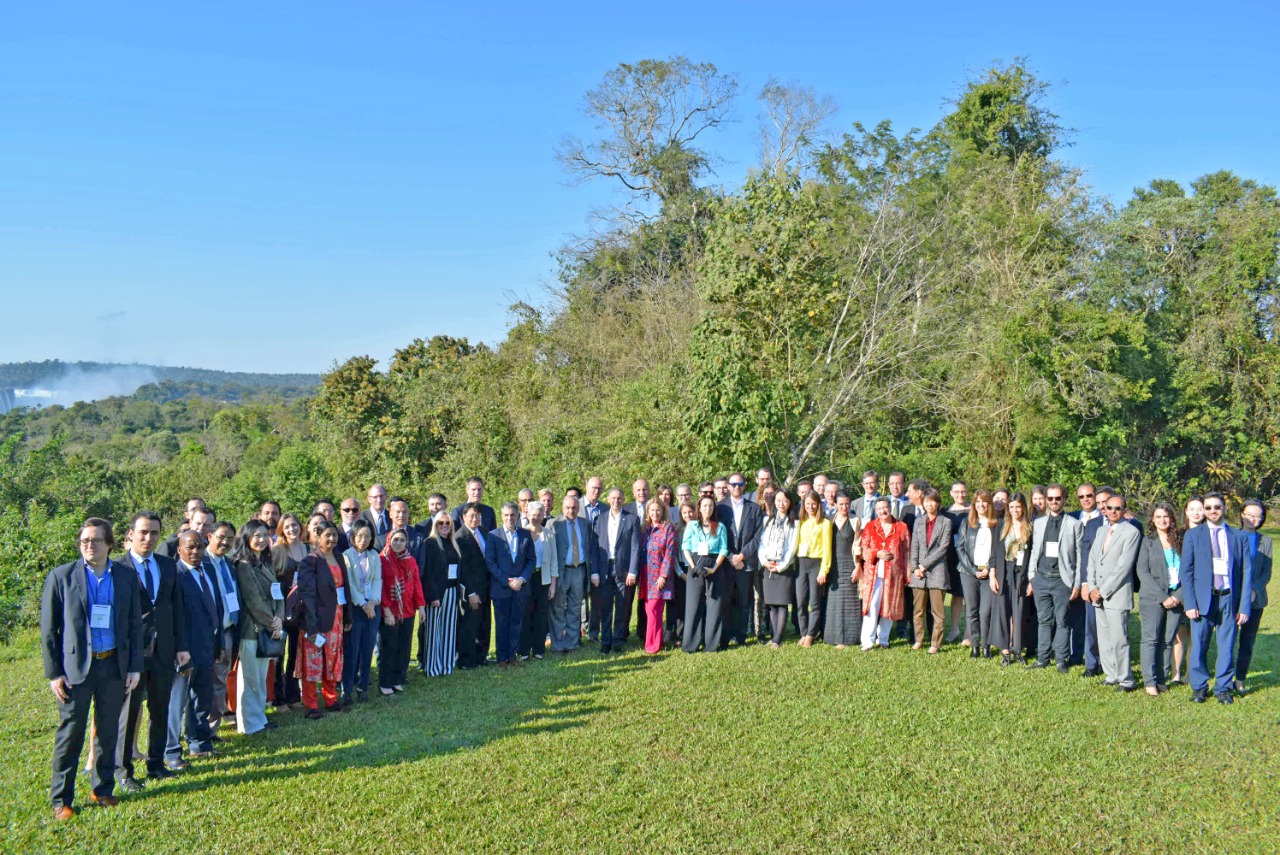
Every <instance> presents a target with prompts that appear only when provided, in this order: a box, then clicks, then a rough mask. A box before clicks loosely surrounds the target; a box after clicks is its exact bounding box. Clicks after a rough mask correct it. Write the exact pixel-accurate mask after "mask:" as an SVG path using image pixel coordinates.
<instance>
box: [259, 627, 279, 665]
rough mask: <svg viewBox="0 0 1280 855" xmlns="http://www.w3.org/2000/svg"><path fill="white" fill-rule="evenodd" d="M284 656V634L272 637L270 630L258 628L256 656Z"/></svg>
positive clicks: (264, 657) (268, 657) (271, 657)
mask: <svg viewBox="0 0 1280 855" xmlns="http://www.w3.org/2000/svg"><path fill="white" fill-rule="evenodd" d="M283 656H284V636H283V635H281V636H280V637H279V638H272V637H271V632H270V630H266V629H260V630H258V658H259V659H280V658H282V657H283Z"/></svg>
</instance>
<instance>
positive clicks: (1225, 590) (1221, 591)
mask: <svg viewBox="0 0 1280 855" xmlns="http://www.w3.org/2000/svg"><path fill="white" fill-rule="evenodd" d="M1213 592H1214V593H1215V594H1230V593H1231V589H1230V588H1221V589H1218V588H1215V589H1214V591H1213Z"/></svg>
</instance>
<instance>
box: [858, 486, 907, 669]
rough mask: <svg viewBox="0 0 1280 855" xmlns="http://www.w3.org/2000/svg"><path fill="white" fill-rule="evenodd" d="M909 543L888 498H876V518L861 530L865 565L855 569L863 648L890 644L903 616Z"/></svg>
mask: <svg viewBox="0 0 1280 855" xmlns="http://www.w3.org/2000/svg"><path fill="white" fill-rule="evenodd" d="M909 545H910V537H909V535H908V534H907V526H906V523H902V522H898V521H897V520H895V519H894V518H893V512H892V511H891V510H890V509H889V500H888V499H885V498H881V499H877V500H876V518H875V519H874V520H872V521H871V522H869V523H867V526H866V528H864V529H863V530H862V567H861V569H860V570H858V571H855V578H857V579H858V592H859V593H860V594H861V595H862V639H861V640H862V649H863V650H870V649H871V648H872V647H875V646H876V645H877V644H879V645H880V646H881V647H888V646H889V633H890V631H891V630H892V629H893V622H894V621H896V620H902V602H903V589H904V588H905V587H906V584H907V547H908V546H909ZM856 574H860V575H856Z"/></svg>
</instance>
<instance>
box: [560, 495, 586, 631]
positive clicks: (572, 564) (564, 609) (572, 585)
mask: <svg viewBox="0 0 1280 855" xmlns="http://www.w3.org/2000/svg"><path fill="white" fill-rule="evenodd" d="M560 511H561V514H562V515H563V516H562V517H561V518H560V519H558V520H556V521H555V522H553V523H552V524H551V528H552V531H554V532H555V536H556V552H557V554H558V556H559V559H560V568H561V570H560V584H559V585H557V586H556V595H555V598H554V599H552V601H551V649H552V650H553V651H555V652H557V653H568V652H569V651H570V650H577V649H578V643H579V641H580V640H581V636H582V595H583V592H584V586H585V583H586V578H587V577H588V576H590V575H591V558H592V554H593V553H594V549H595V548H594V540H593V539H592V532H591V526H589V525H587V521H586V520H584V519H582V518H581V517H579V516H578V497H577V496H573V495H569V496H565V497H564V501H563V502H562V503H561V505H560Z"/></svg>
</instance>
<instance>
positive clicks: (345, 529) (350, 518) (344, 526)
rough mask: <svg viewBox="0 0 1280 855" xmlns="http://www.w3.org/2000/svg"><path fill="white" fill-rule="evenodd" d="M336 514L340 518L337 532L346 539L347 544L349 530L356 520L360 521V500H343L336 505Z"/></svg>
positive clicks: (349, 537) (350, 498) (349, 498)
mask: <svg viewBox="0 0 1280 855" xmlns="http://www.w3.org/2000/svg"><path fill="white" fill-rule="evenodd" d="M338 514H339V516H340V517H341V518H342V522H341V523H340V524H339V525H338V530H339V531H340V532H342V536H343V537H345V538H346V539H347V543H350V542H351V529H352V528H353V527H354V526H355V524H356V520H358V519H360V500H359V499H357V498H354V497H348V498H346V499H343V500H342V503H341V504H340V505H338ZM375 536H376V535H375Z"/></svg>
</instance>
